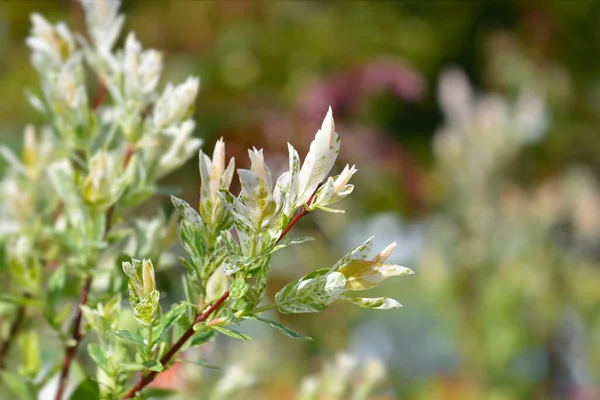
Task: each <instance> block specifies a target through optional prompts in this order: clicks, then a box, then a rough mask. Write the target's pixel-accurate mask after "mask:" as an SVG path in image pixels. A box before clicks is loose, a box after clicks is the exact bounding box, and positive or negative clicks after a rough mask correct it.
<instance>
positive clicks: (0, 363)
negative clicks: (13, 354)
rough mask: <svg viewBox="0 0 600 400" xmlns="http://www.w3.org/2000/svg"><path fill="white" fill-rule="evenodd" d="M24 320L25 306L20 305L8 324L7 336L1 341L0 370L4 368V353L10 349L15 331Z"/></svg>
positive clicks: (15, 334)
mask: <svg viewBox="0 0 600 400" xmlns="http://www.w3.org/2000/svg"><path fill="white" fill-rule="evenodd" d="M24 320H25V306H23V305H20V306H19V308H18V309H17V315H16V316H15V319H14V320H13V322H12V324H11V325H10V330H9V332H8V337H7V338H6V340H5V341H4V342H3V343H2V346H1V347H0V370H2V369H4V360H5V358H6V355H7V354H8V351H9V350H10V348H11V347H12V344H13V341H14V340H15V338H16V337H17V333H18V332H19V329H20V328H21V325H22V324H23V321H24Z"/></svg>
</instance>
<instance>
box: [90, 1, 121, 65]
mask: <svg viewBox="0 0 600 400" xmlns="http://www.w3.org/2000/svg"><path fill="white" fill-rule="evenodd" d="M81 4H82V5H83V8H84V10H85V20H86V23H87V26H88V32H89V34H90V37H91V38H92V42H93V43H94V46H95V47H96V48H97V49H98V51H99V52H103V53H107V52H110V51H111V49H112V48H113V46H114V44H115V42H116V40H117V38H118V37H119V35H120V33H121V29H122V27H123V23H124V22H125V17H124V16H123V15H121V14H119V7H120V6H121V2H120V1H118V0H81Z"/></svg>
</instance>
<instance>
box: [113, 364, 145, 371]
mask: <svg viewBox="0 0 600 400" xmlns="http://www.w3.org/2000/svg"><path fill="white" fill-rule="evenodd" d="M145 368H146V367H144V366H143V365H142V364H139V363H125V362H121V363H119V370H120V371H123V372H136V371H142V370H144V369H145Z"/></svg>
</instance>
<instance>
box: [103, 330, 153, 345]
mask: <svg viewBox="0 0 600 400" xmlns="http://www.w3.org/2000/svg"><path fill="white" fill-rule="evenodd" d="M111 334H112V335H114V336H116V337H118V338H119V339H123V340H126V341H128V342H132V343H135V344H136V345H137V346H141V347H146V343H145V342H144V338H143V337H141V336H140V335H138V334H137V333H133V332H131V331H114V332H111Z"/></svg>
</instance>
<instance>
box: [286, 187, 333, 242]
mask: <svg viewBox="0 0 600 400" xmlns="http://www.w3.org/2000/svg"><path fill="white" fill-rule="evenodd" d="M321 185H323V183H319V185H317V188H316V189H315V191H314V192H313V194H311V195H310V197H309V198H308V200H307V202H306V204H304V205H302V207H300V208H299V209H298V211H296V214H294V217H293V218H292V220H291V221H290V222H289V223H288V224H287V226H286V227H285V228H284V229H283V231H281V234H280V235H279V237H278V238H277V241H276V242H275V244H277V243H279V242H280V241H281V239H283V238H284V237H285V235H287V234H288V232H289V231H290V230H291V229H292V228H293V227H294V225H296V222H298V221H299V220H300V218H302V217H304V216H305V215H307V214H308V213H309V211H308V206H310V205H311V204H312V202H313V200H314V199H315V195H316V194H317V191H318V190H319V188H320V187H321Z"/></svg>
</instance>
